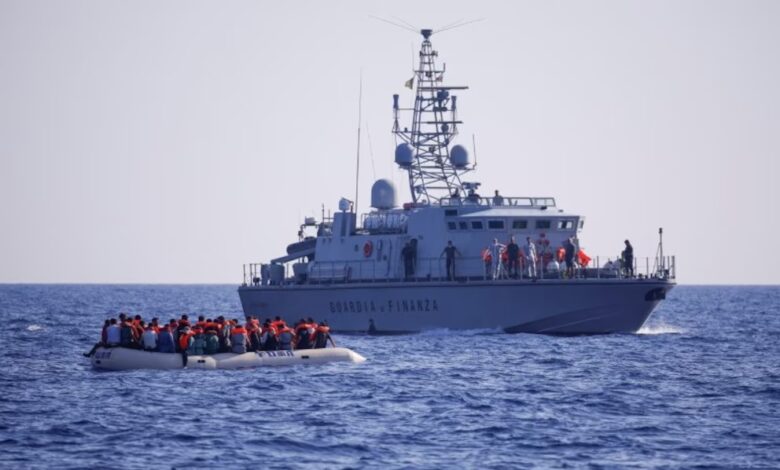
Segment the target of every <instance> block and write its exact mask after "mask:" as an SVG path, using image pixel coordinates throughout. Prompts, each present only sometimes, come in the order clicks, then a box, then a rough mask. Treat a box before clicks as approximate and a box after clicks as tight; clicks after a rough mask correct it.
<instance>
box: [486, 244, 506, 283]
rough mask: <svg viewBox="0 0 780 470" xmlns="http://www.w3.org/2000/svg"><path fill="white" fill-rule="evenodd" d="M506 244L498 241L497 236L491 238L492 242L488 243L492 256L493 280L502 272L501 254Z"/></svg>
mask: <svg viewBox="0 0 780 470" xmlns="http://www.w3.org/2000/svg"><path fill="white" fill-rule="evenodd" d="M504 248H506V246H505V245H504V244H503V243H500V242H499V241H498V238H494V239H493V244H492V245H490V256H491V257H492V258H493V280H496V279H498V278H499V277H500V276H501V275H502V274H503V272H504V265H503V264H502V263H501V254H502V253H503V252H504Z"/></svg>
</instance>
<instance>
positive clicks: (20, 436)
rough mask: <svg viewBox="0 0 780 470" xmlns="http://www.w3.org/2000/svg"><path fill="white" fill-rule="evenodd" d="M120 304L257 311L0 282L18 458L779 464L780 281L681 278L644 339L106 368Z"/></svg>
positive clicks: (469, 334)
mask: <svg viewBox="0 0 780 470" xmlns="http://www.w3.org/2000/svg"><path fill="white" fill-rule="evenodd" d="M119 311H127V312H129V313H132V314H141V315H143V316H144V317H151V316H158V317H160V318H161V319H165V320H167V319H169V318H170V317H172V316H178V315H180V314H181V313H185V312H187V313H191V314H198V313H203V314H206V315H218V314H225V315H226V316H230V317H239V318H242V317H243V315H242V314H241V308H240V304H239V301H238V295H237V293H236V287H235V286H135V285H133V286H110V285H84V286H76V285H29V286H27V285H3V286H0V320H2V323H3V327H2V328H1V329H0V348H2V349H3V351H4V354H3V356H4V357H5V362H4V364H3V366H2V369H1V370H0V467H2V468H38V467H40V468H49V467H56V468H84V467H119V468H144V469H146V468H170V467H177V468H192V467H216V466H220V467H223V468H224V467H227V468H236V467H254V468H288V467H307V468H345V467H350V468H363V467H370V468H403V467H414V468H509V467H512V468H528V467H539V468H579V467H592V468H778V467H780V287H688V286H683V287H678V288H677V289H675V290H674V291H673V292H672V293H671V295H670V296H669V298H668V299H667V300H666V301H665V302H663V303H662V304H661V306H660V307H659V309H658V310H657V311H656V312H655V313H654V315H653V316H652V317H651V319H650V321H649V324H648V325H647V326H646V327H644V328H643V329H642V330H641V331H640V332H639V333H638V334H620V335H602V336H576V337H552V336H539V335H529V334H516V335H508V334H503V333H499V332H498V331H490V330H474V331H447V330H437V331H429V332H424V333H422V334H418V335H410V336H396V337H360V336H338V335H336V338H335V339H336V341H337V343H338V344H339V345H340V346H346V347H349V348H352V349H354V350H356V351H357V352H359V353H360V354H362V355H364V356H365V357H366V358H367V359H368V361H367V362H365V363H364V364H359V365H354V364H343V363H342V364H330V365H326V366H297V367H290V368H276V369H270V370H269V369H265V370H264V369H254V370H241V371H192V370H181V371H133V372H99V371H95V370H93V369H92V368H91V367H90V365H89V362H88V360H87V359H86V358H84V357H83V356H82V353H83V352H85V351H87V350H89V348H90V347H91V346H92V344H93V343H94V342H95V341H96V340H97V339H98V338H99V333H100V328H101V325H102V323H103V320H104V319H105V318H107V317H109V316H112V315H115V314H116V313H117V312H119Z"/></svg>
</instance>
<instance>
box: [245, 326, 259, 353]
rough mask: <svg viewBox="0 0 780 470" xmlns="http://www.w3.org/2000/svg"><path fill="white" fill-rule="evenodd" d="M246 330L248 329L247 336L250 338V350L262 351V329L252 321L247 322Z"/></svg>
mask: <svg viewBox="0 0 780 470" xmlns="http://www.w3.org/2000/svg"><path fill="white" fill-rule="evenodd" d="M245 328H246V333H247V336H248V337H249V350H250V351H259V350H260V327H259V326H258V325H257V324H256V323H255V322H254V321H252V320H251V319H250V321H249V322H247V324H246V326H245Z"/></svg>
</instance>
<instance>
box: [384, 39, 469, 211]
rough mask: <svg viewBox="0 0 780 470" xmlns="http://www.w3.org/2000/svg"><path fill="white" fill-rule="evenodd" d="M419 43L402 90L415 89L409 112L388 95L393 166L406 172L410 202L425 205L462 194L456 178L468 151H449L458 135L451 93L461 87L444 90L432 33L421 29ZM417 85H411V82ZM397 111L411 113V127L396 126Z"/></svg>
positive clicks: (463, 170) (465, 164)
mask: <svg viewBox="0 0 780 470" xmlns="http://www.w3.org/2000/svg"><path fill="white" fill-rule="evenodd" d="M420 33H421V34H422V36H423V42H422V45H421V47H420V52H419V64H418V66H417V69H416V70H414V77H412V79H411V80H409V81H408V82H406V86H408V87H409V88H414V87H415V85H416V92H415V99H414V108H400V107H399V105H398V99H399V96H398V95H393V117H394V122H393V133H394V134H395V135H396V139H400V140H401V141H402V142H401V143H399V142H398V140H396V143H397V144H398V145H397V146H396V155H395V161H396V163H397V164H398V165H399V166H400V167H401V168H403V169H405V170H407V171H408V173H409V189H410V191H411V193H412V199H413V201H414V202H415V203H423V204H428V203H432V202H439V201H440V200H441V199H443V198H448V197H452V196H454V195H456V194H464V189H467V188H465V187H464V183H463V182H462V181H461V175H462V174H463V173H466V172H468V171H471V170H472V169H473V167H471V166H470V165H469V162H468V151H467V150H466V149H465V148H464V147H462V146H460V145H455V146H453V147H450V145H451V144H452V141H453V139H454V138H455V136H456V135H457V134H458V125H459V124H462V121H459V120H458V118H457V96H455V95H452V94H451V91H453V90H466V89H468V87H466V86H445V85H444V73H445V71H446V68H447V66H446V64H444V66H443V67H442V68H441V69H439V68H437V67H436V59H437V57H438V55H439V54H438V52H437V51H435V50H434V49H433V46H432V45H431V40H430V38H431V35H432V34H433V30H431V29H423V30H421V31H420ZM415 82H416V83H415ZM401 111H412V127H411V129H409V128H407V127H403V128H401V126H400V125H399V122H398V121H399V117H400V113H401Z"/></svg>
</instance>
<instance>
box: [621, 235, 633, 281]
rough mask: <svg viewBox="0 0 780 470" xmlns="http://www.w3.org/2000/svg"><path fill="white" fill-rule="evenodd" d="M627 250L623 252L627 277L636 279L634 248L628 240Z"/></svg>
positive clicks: (626, 242)
mask: <svg viewBox="0 0 780 470" xmlns="http://www.w3.org/2000/svg"><path fill="white" fill-rule="evenodd" d="M625 244H626V249H625V250H623V269H624V271H625V273H626V277H634V247H633V246H631V242H630V241H628V240H626V241H625Z"/></svg>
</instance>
